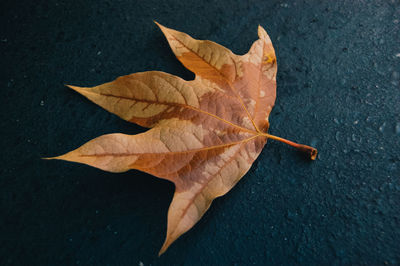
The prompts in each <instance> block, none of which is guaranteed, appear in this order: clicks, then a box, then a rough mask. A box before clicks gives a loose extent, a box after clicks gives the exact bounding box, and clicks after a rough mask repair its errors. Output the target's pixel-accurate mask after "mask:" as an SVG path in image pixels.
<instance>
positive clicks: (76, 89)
mask: <svg viewBox="0 0 400 266" xmlns="http://www.w3.org/2000/svg"><path fill="white" fill-rule="evenodd" d="M65 86H67V87H68V88H70V89H73V90H74V91H79V90H82V89H84V87H78V86H73V85H68V84H65Z"/></svg>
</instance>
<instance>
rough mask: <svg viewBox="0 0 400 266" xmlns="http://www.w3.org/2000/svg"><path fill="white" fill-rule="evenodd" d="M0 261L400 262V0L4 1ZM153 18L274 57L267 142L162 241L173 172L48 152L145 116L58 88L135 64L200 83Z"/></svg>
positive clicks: (125, 129)
mask: <svg viewBox="0 0 400 266" xmlns="http://www.w3.org/2000/svg"><path fill="white" fill-rule="evenodd" d="M0 10H1V11H0V12H1V17H0V19H1V25H2V26H1V30H0V55H1V80H0V82H1V83H0V89H1V92H2V95H1V97H0V109H1V110H0V111H1V112H0V115H1V119H0V132H1V148H2V152H1V155H0V156H1V158H0V162H1V163H2V166H1V168H0V171H1V176H0V264H1V265H75V264H76V265H142V264H143V265H217V264H219V265H251V264H255V265H261V264H263V265H265V264H267V265H268V264H270V265H294V264H301V265H326V264H332V265H348V264H357V265H385V264H389V265H395V264H400V245H399V240H400V204H399V203H400V46H399V44H400V3H399V2H398V1H394V0H392V1H390V0H381V1H359V0H357V1H343V0H341V1H314V0H312V1H235V2H233V1H232V2H230V1H225V0H218V1H194V0H188V1H179V0H176V1H156V0H148V1H127V0H118V1H111V0H110V1H103V0H99V1H97V0H96V1H94V0H89V1H67V0H48V1H44V0H43V1H27V0H21V1H11V0H2V1H1V3H0ZM153 20H157V21H159V22H160V23H162V24H164V25H166V26H168V27H171V28H175V29H177V30H180V31H184V32H186V33H189V34H191V35H192V36H194V37H196V38H199V39H209V40H213V41H216V42H218V43H220V44H222V45H224V46H226V47H228V48H230V49H232V50H233V52H235V53H238V54H244V53H246V52H247V50H248V49H249V47H250V45H251V44H252V42H253V41H254V40H255V39H257V26H258V25H259V24H260V25H262V26H263V27H264V28H265V29H266V30H267V31H268V33H269V35H270V36H271V39H272V41H273V44H274V46H275V49H276V54H277V60H278V77H277V81H278V91H277V95H278V97H277V101H276V106H275V108H274V109H273V111H272V113H271V116H270V123H271V127H270V133H271V134H274V135H279V136H281V137H285V138H288V139H291V140H294V141H297V142H300V143H304V144H311V145H314V146H315V147H317V148H318V150H319V157H318V159H317V160H316V161H315V162H310V161H308V160H307V159H306V158H304V157H303V156H302V155H301V154H299V153H298V152H296V151H294V150H293V149H291V148H290V147H287V146H285V145H283V144H281V143H276V142H273V141H270V142H269V143H268V144H267V146H266V147H265V148H264V150H263V152H262V153H261V155H260V157H259V159H258V160H257V161H256V162H255V163H254V165H253V167H252V168H251V170H250V171H249V172H248V174H247V175H246V176H245V177H244V178H243V179H242V181H240V182H239V183H238V184H237V186H236V187H235V188H234V189H233V190H232V191H231V192H230V193H228V194H227V195H226V196H225V197H223V198H221V199H218V200H216V201H215V202H214V204H213V205H212V207H211V209H210V210H209V212H207V214H206V215H205V216H204V217H203V219H202V220H201V221H200V222H199V223H198V224H197V225H196V226H195V227H194V228H193V229H192V230H191V231H190V232H188V233H187V234H185V235H184V236H182V237H181V238H180V239H179V240H178V241H176V242H175V243H174V244H173V245H172V246H171V247H170V249H169V250H168V251H167V252H166V254H165V255H163V256H162V257H160V258H158V257H157V253H158V250H159V248H160V247H161V244H162V242H163V240H164V237H165V231H166V215H167V210H168V206H169V203H170V200H171V198H172V194H173V186H172V184H170V183H168V182H166V181H162V180H159V179H157V178H155V177H152V176H150V175H147V174H143V173H141V172H138V171H130V172H127V173H123V174H111V173H106V172H102V171H100V170H97V169H94V168H91V167H88V166H84V165H79V164H72V163H66V162H61V161H44V160H41V159H40V158H41V157H46V156H54V155H59V154H62V153H65V152H67V151H70V150H72V149H74V148H76V147H78V146H80V145H81V144H83V143H85V142H86V141H88V140H90V139H92V138H95V137H97V136H100V135H102V134H106V133H115V132H122V133H126V134H136V133H140V132H143V131H144V129H143V128H140V127H138V126H135V125H132V124H129V123H127V122H124V121H122V120H121V119H119V118H117V117H116V116H114V115H112V114H109V113H107V112H106V111H104V110H103V109H101V108H99V107H97V106H96V105H95V104H92V103H91V102H89V101H88V100H86V99H85V98H84V97H82V96H80V95H78V94H77V93H74V92H73V91H72V90H70V89H68V88H66V87H64V84H73V85H80V86H93V85H98V84H101V83H104V82H107V81H111V80H113V79H115V78H116V77H118V76H121V75H126V74H130V73H134V72H139V71H147V70H161V71H165V72H168V73H172V74H175V75H178V76H180V77H183V78H185V79H192V78H193V75H192V74H191V73H190V72H189V71H187V70H185V69H184V68H183V66H182V65H181V64H180V63H179V62H178V61H177V60H176V59H175V57H174V56H173V54H172V52H171V51H170V49H169V47H168V44H167V42H166V40H165V39H164V37H163V35H162V33H161V32H160V30H159V29H158V28H157V27H156V26H155V24H154V23H153Z"/></svg>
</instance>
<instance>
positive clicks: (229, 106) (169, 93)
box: [50, 22, 317, 254]
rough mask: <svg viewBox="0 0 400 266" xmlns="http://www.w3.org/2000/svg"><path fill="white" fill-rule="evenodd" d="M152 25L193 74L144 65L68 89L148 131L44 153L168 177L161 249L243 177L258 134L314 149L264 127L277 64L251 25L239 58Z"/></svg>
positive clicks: (260, 139)
mask: <svg viewBox="0 0 400 266" xmlns="http://www.w3.org/2000/svg"><path fill="white" fill-rule="evenodd" d="M156 23H157V22H156ZM157 25H158V26H159V27H160V28H161V30H162V32H163V33H164V35H165V36H166V38H167V40H168V42H169V45H170V46H171V48H172V51H173V52H174V53H175V55H176V57H177V58H178V59H179V60H180V61H181V62H182V64H183V65H184V66H185V67H186V68H188V69H189V70H191V71H192V72H194V73H195V75H196V77H195V79H194V80H190V81H186V80H183V79H181V78H179V77H176V76H173V75H170V74H167V73H164V72H159V71H149V72H141V73H135V74H131V75H127V76H122V77H119V78H117V79H116V80H115V81H112V82H109V83H105V84H102V85H99V86H95V87H91V88H83V87H76V86H69V87H70V88H72V89H74V90H75V91H77V92H79V93H80V94H82V95H84V96H86V97H87V98H88V99H89V100H91V101H93V102H94V103H96V104H98V105H100V106H101V107H103V108H104V109H106V110H108V111H109V112H111V113H114V114H116V115H118V116H119V117H121V118H123V119H125V120H127V121H130V122H133V123H136V124H139V125H141V126H143V127H148V128H151V129H150V130H148V131H147V132H145V133H142V134H137V135H124V134H108V135H104V136H101V137H98V138H95V139H93V140H91V141H89V142H88V143H86V144H84V145H83V146H81V147H80V148H78V149H76V150H73V151H71V152H69V153H66V154H64V155H61V156H58V157H54V158H50V159H61V160H66V161H72V162H79V163H84V164H87V165H91V166H94V167H97V168H100V169H102V170H105V171H109V172H124V171H127V170H130V169H138V170H140V171H143V172H146V173H149V174H152V175H154V176H156V177H159V178H163V179H166V180H169V181H171V182H173V183H174V184H175V194H174V197H173V200H172V202H171V205H170V207H169V211H168V226H167V236H166V239H165V242H164V244H163V246H162V248H161V250H160V253H159V254H162V253H163V252H165V251H166V249H167V248H168V247H169V246H170V245H171V243H172V242H174V241H175V240H176V239H177V238H178V237H179V236H181V235H182V234H183V233H185V232H186V231H188V230H189V229H190V228H192V227H193V226H194V225H195V224H196V223H197V221H199V220H200V218H201V217H202V216H203V214H204V213H205V212H206V211H207V209H208V208H209V207H210V205H211V202H212V201H213V200H214V199H215V198H217V197H220V196H222V195H224V194H225V193H227V192H228V191H229V190H230V189H231V188H232V187H233V186H235V184H236V183H237V182H238V181H239V180H240V179H241V178H242V177H243V176H244V175H245V174H246V172H247V171H248V170H249V169H250V167H251V165H252V163H253V162H254V160H256V158H257V157H258V155H259V154H260V152H261V150H262V148H263V147H264V145H265V143H266V141H267V139H268V138H270V139H275V140H279V141H282V142H285V143H287V144H289V145H292V146H294V147H296V148H298V149H300V150H303V151H305V152H308V153H309V154H310V156H311V159H315V157H316V154H317V150H316V149H314V148H312V147H309V146H306V145H302V144H296V143H294V142H291V141H288V140H285V139H282V138H279V137H276V136H273V135H270V134H268V133H267V130H268V127H269V123H268V116H269V113H270V112H271V110H272V107H273V105H274V102H275V98H276V72H277V62H276V57H275V51H274V48H273V46H272V43H271V40H270V38H269V36H268V34H267V33H266V31H265V30H264V29H263V28H262V27H261V26H259V27H258V36H259V39H258V40H257V41H255V42H254V43H253V45H252V46H251V48H250V50H249V52H248V53H247V54H245V55H242V56H239V55H235V54H233V53H232V52H231V51H230V50H228V49H227V48H225V47H223V46H221V45H219V44H216V43H214V42H211V41H207V40H196V39H193V38H192V37H190V36H189V35H187V34H185V33H182V32H179V31H176V30H173V29H169V28H166V27H164V26H162V25H160V24H158V23H157Z"/></svg>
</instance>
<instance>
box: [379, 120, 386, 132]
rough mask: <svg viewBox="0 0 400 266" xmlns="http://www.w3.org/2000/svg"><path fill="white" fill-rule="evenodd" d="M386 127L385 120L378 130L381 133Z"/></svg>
mask: <svg viewBox="0 0 400 266" xmlns="http://www.w3.org/2000/svg"><path fill="white" fill-rule="evenodd" d="M385 127H386V122H383V124H382V125H381V126H380V127H379V131H380V132H382V133H383V131H384V130H385Z"/></svg>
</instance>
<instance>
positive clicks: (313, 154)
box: [261, 133, 318, 160]
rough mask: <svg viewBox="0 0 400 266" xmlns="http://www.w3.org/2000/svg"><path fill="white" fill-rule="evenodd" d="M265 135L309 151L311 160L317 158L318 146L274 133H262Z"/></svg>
mask: <svg viewBox="0 0 400 266" xmlns="http://www.w3.org/2000/svg"><path fill="white" fill-rule="evenodd" d="M261 134H262V135H263V136H265V137H267V138H269V139H274V140H277V141H280V142H283V143H286V144H288V145H290V146H292V147H295V148H296V149H298V150H300V151H301V152H304V153H307V154H308V155H310V158H311V160H315V159H316V158H317V154H318V151H317V149H316V148H314V147H311V146H308V145H304V144H299V143H296V142H293V141H290V140H287V139H284V138H281V137H277V136H274V135H270V134H268V133H261Z"/></svg>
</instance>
